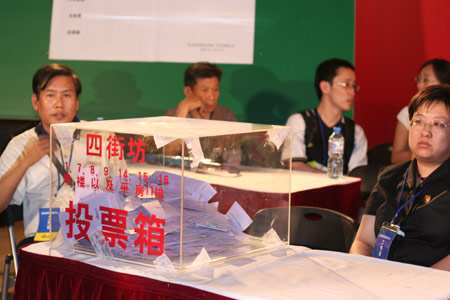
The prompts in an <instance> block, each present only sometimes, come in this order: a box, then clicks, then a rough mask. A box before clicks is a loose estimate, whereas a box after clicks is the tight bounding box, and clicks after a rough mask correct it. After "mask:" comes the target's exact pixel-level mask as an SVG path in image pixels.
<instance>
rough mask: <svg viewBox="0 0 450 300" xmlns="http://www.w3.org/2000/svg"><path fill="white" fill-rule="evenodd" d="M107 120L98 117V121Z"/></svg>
mask: <svg viewBox="0 0 450 300" xmlns="http://www.w3.org/2000/svg"><path fill="white" fill-rule="evenodd" d="M104 120H105V119H104V118H103V117H97V121H104Z"/></svg>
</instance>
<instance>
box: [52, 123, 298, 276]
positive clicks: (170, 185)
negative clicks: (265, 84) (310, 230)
mask: <svg viewBox="0 0 450 300" xmlns="http://www.w3.org/2000/svg"><path fill="white" fill-rule="evenodd" d="M51 132H52V134H51V135H52V142H55V144H57V145H58V146H59V149H58V150H57V151H54V152H52V154H51V161H52V163H51V166H50V168H51V170H52V172H51V174H52V176H51V191H52V197H51V201H50V208H52V209H55V208H56V209H58V210H59V214H58V215H55V216H54V217H51V218H57V221H59V227H60V228H59V233H58V236H57V238H56V239H55V240H54V241H53V242H52V247H65V248H68V249H71V250H73V251H79V252H84V253H90V254H92V255H97V256H99V257H103V258H108V259H115V260H125V261H129V262H131V263H138V264H145V265H148V266H151V267H156V268H159V269H163V270H165V271H167V272H180V271H188V270H195V269H198V268H202V267H206V266H209V265H211V264H215V263H220V262H224V261H228V260H230V259H234V258H238V257H242V256H247V255H251V254H255V253H260V252H262V251H269V250H272V249H274V248H278V247H283V246H284V245H286V244H287V243H288V242H289V217H290V215H289V214H287V215H286V213H284V214H282V215H280V216H277V215H274V216H272V217H273V222H269V223H267V222H265V223H264V224H256V222H255V223H254V224H252V218H253V217H254V215H255V214H256V211H254V210H255V207H257V208H258V209H259V208H260V209H264V208H269V207H290V162H291V155H290V147H289V142H288V141H289V139H290V138H291V135H292V130H291V128H290V127H285V126H277V125H262V124H251V123H238V122H225V121H209V120H197V119H184V118H174V117H155V118H139V119H123V120H110V121H94V122H79V123H66V124H54V125H52V126H51ZM282 152H283V160H282ZM286 157H287V158H288V159H286ZM243 183H244V184H243ZM249 203H252V205H251V207H252V209H251V210H250V209H249V207H250V205H249ZM51 216H52V215H51ZM54 223H55V220H52V222H51V223H50V224H54ZM268 224H269V225H268ZM270 224H275V226H272V225H270ZM54 226H55V228H54V227H53V226H52V227H51V229H50V231H51V232H56V231H57V228H56V226H58V225H54ZM258 226H263V227H264V228H262V227H259V228H258ZM249 232H250V233H254V232H258V234H257V235H255V234H253V235H251V234H248V233H249Z"/></svg>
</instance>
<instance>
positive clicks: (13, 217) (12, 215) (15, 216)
mask: <svg viewBox="0 0 450 300" xmlns="http://www.w3.org/2000/svg"><path fill="white" fill-rule="evenodd" d="M6 214H7V219H6V222H7V225H8V235H9V243H10V246H11V253H12V256H13V262H14V271H15V274H16V276H17V272H18V270H19V258H18V254H17V241H16V235H15V231H14V223H15V222H17V221H20V220H23V205H12V204H10V205H8V208H7V209H6Z"/></svg>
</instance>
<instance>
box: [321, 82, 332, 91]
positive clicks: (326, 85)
mask: <svg viewBox="0 0 450 300" xmlns="http://www.w3.org/2000/svg"><path fill="white" fill-rule="evenodd" d="M319 87H320V90H321V91H322V94H328V93H329V92H330V89H331V84H330V83H329V82H328V81H325V80H322V81H321V82H320V83H319Z"/></svg>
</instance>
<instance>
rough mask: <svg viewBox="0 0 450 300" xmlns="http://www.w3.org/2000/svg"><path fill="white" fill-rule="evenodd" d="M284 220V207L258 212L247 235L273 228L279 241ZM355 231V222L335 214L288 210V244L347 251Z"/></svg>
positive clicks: (312, 209)
mask: <svg viewBox="0 0 450 300" xmlns="http://www.w3.org/2000/svg"><path fill="white" fill-rule="evenodd" d="M287 218H288V207H276V208H266V209H262V210H260V211H258V212H257V213H256V214H255V216H254V218H253V223H252V225H251V227H250V228H249V230H248V233H249V234H251V235H254V236H262V235H264V234H265V233H266V232H267V231H268V230H269V229H270V228H273V229H274V230H275V231H276V232H277V233H278V235H279V236H280V238H281V239H282V240H283V237H286V236H287V222H286V219H287ZM355 232H356V225H355V221H354V220H353V219H352V218H350V217H348V216H346V215H344V214H342V213H339V212H337V211H334V210H330V209H326V208H320V207H309V206H293V207H291V227H290V244H291V245H299V246H306V247H309V248H312V249H320V250H332V251H339V252H348V251H349V250H350V246H351V244H352V242H353V238H354V236H355Z"/></svg>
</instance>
